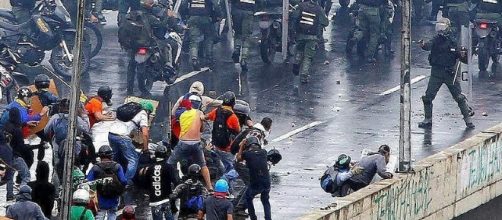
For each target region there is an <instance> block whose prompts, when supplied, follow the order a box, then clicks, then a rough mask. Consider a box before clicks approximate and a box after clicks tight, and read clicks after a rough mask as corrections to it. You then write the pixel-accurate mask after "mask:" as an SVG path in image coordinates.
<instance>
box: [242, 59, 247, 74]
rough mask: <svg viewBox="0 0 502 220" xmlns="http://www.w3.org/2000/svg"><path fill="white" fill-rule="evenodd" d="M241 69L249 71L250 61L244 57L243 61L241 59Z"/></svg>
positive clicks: (245, 71) (244, 71)
mask: <svg viewBox="0 0 502 220" xmlns="http://www.w3.org/2000/svg"><path fill="white" fill-rule="evenodd" d="M241 70H242V72H243V73H247V72H248V63H247V62H246V60H245V59H242V61H241Z"/></svg>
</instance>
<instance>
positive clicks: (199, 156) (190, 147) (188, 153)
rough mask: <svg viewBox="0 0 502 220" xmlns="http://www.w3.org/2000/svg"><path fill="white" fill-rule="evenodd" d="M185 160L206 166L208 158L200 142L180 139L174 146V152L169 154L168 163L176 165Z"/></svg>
mask: <svg viewBox="0 0 502 220" xmlns="http://www.w3.org/2000/svg"><path fill="white" fill-rule="evenodd" d="M183 160H185V161H187V162H189V163H190V164H198V165H199V166H200V167H205V166H206V160H205V159H204V152H203V150H202V147H201V146H200V142H197V143H194V144H189V143H186V142H183V141H179V142H178V144H177V145H176V147H175V148H174V151H173V153H172V154H171V156H169V159H168V160H167V163H168V164H171V165H175V164H176V163H178V162H180V161H183Z"/></svg>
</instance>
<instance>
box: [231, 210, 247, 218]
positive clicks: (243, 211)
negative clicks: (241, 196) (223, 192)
mask: <svg viewBox="0 0 502 220" xmlns="http://www.w3.org/2000/svg"><path fill="white" fill-rule="evenodd" d="M234 214H235V215H237V216H242V217H248V216H249V214H248V213H247V212H246V210H236V211H235V212H234Z"/></svg>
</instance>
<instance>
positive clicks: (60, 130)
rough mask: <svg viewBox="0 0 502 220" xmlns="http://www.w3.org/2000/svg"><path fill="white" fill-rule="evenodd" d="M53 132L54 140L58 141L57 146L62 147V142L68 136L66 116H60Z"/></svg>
mask: <svg viewBox="0 0 502 220" xmlns="http://www.w3.org/2000/svg"><path fill="white" fill-rule="evenodd" d="M52 130H53V132H54V136H53V138H54V140H55V141H56V144H58V145H60V144H61V142H62V141H63V140H65V139H66V137H67V136H68V118H67V117H66V116H65V115H62V114H60V115H59V118H58V119H57V121H56V122H55V124H54V127H53V128H52Z"/></svg>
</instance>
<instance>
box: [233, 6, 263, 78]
mask: <svg viewBox="0 0 502 220" xmlns="http://www.w3.org/2000/svg"><path fill="white" fill-rule="evenodd" d="M259 3H260V0H258V1H257V0H232V4H231V5H232V24H233V25H232V26H233V27H232V28H233V29H234V31H235V36H234V37H235V41H234V51H233V53H232V60H233V61H234V63H239V62H240V64H241V67H242V71H243V72H246V71H247V58H248V53H249V44H250V42H249V41H250V38H251V34H252V32H253V29H252V27H253V22H254V13H255V12H256V11H257V10H258V5H259Z"/></svg>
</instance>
